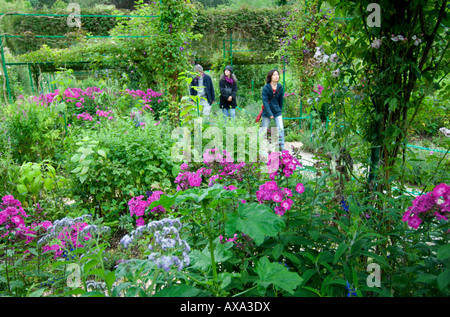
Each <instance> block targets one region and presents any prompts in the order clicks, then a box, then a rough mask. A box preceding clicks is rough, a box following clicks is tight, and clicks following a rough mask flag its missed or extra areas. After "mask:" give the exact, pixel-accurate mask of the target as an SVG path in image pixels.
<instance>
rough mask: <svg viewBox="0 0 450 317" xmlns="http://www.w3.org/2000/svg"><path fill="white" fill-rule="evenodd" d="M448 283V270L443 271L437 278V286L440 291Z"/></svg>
mask: <svg viewBox="0 0 450 317" xmlns="http://www.w3.org/2000/svg"><path fill="white" fill-rule="evenodd" d="M449 283H450V270H445V271H444V272H442V273H441V274H439V275H438V277H437V284H438V287H439V289H440V290H443V289H445V288H446V287H447V286H448V284H449Z"/></svg>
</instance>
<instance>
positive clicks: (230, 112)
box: [222, 108, 236, 123]
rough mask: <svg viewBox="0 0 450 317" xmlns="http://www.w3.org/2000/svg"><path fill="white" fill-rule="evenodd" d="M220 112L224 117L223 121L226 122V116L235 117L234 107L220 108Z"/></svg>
mask: <svg viewBox="0 0 450 317" xmlns="http://www.w3.org/2000/svg"><path fill="white" fill-rule="evenodd" d="M222 113H223V116H224V117H225V123H227V117H231V118H233V120H234V119H236V109H233V108H230V109H225V108H222Z"/></svg>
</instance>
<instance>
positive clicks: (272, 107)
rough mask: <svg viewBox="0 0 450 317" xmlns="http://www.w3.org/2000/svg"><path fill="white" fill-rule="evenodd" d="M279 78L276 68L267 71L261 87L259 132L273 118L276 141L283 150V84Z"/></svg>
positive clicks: (266, 126)
mask: <svg viewBox="0 0 450 317" xmlns="http://www.w3.org/2000/svg"><path fill="white" fill-rule="evenodd" d="M279 80H280V73H279V72H278V70H276V69H272V70H270V71H269V73H268V74H267V77H266V84H265V85H264V87H263V89H262V101H263V106H264V109H263V111H262V115H261V128H260V132H261V131H264V130H265V129H267V128H269V124H270V120H271V119H274V121H275V124H276V126H277V128H278V138H279V139H278V141H279V145H280V148H281V150H284V127H283V117H282V116H281V113H282V111H283V98H284V91H283V86H282V85H281V84H280V83H279V82H278V81H279Z"/></svg>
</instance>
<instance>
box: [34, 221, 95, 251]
mask: <svg viewBox="0 0 450 317" xmlns="http://www.w3.org/2000/svg"><path fill="white" fill-rule="evenodd" d="M86 218H92V215H89V214H88V215H83V216H80V217H77V218H73V219H72V218H69V217H65V218H63V219H59V220H56V221H55V222H53V225H52V226H50V227H48V228H47V232H48V233H47V234H46V235H44V236H43V237H42V238H41V239H39V240H38V242H37V243H38V244H44V243H47V242H50V241H51V240H53V239H55V238H57V237H58V234H59V233H60V232H63V231H66V230H67V228H70V227H72V226H73V225H75V224H77V223H79V222H83V221H85V219H86Z"/></svg>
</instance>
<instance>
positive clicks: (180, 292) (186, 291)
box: [155, 285, 203, 297]
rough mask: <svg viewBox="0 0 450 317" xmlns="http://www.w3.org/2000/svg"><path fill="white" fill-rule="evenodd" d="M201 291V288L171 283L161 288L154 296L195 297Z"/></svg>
mask: <svg viewBox="0 0 450 317" xmlns="http://www.w3.org/2000/svg"><path fill="white" fill-rule="evenodd" d="M202 293H203V291H202V290H200V289H198V288H195V287H193V286H190V285H172V286H170V287H166V288H163V289H162V290H161V291H159V292H158V293H156V294H155V297H196V296H199V295H201V294H202Z"/></svg>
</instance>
